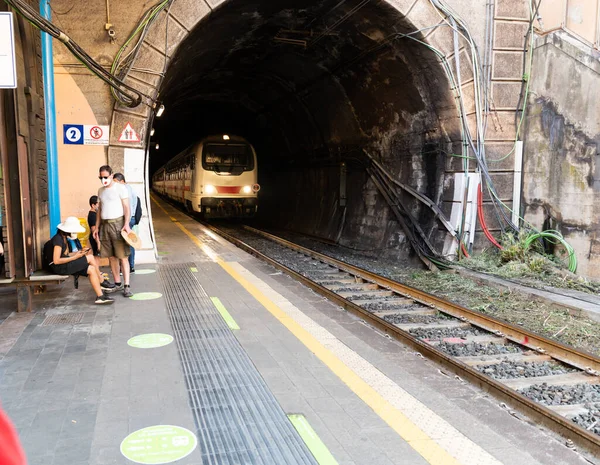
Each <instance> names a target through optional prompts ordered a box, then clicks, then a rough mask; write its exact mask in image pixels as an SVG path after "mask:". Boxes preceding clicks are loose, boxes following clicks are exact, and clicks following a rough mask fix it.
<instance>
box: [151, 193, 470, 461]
mask: <svg viewBox="0 0 600 465" xmlns="http://www.w3.org/2000/svg"><path fill="white" fill-rule="evenodd" d="M152 200H154V202H155V203H156V204H157V205H158V206H159V207H160V208H161V209H162V210H163V211H164V212H165V213H166V214H167V215H169V213H167V211H166V210H165V209H164V208H163V207H162V205H160V204H159V203H158V202H157V201H156V200H155V199H154V198H153V199H152ZM169 216H170V215H169ZM175 224H176V225H177V226H178V227H179V229H181V230H182V231H183V232H184V233H185V234H186V235H187V236H188V237H189V238H190V239H191V240H192V241H193V242H194V243H195V244H196V245H197V246H198V247H199V248H200V249H202V250H203V251H204V250H205V248H207V246H206V245H205V244H202V242H201V241H200V240H199V239H198V238H197V237H196V236H194V234H192V233H191V232H190V231H188V230H187V228H185V226H183V225H182V224H181V223H180V222H178V221H177V222H175ZM209 250H211V252H212V255H213V256H211V255H209V254H207V255H208V256H209V257H210V258H211V259H213V260H214V261H215V262H216V263H217V264H218V265H219V266H221V267H222V268H223V269H224V270H225V271H226V272H227V273H228V274H229V275H230V276H231V277H232V278H233V279H235V280H236V281H237V282H238V283H240V284H241V285H242V287H243V288H244V289H246V291H248V292H249V293H250V295H252V297H254V298H255V299H256V300H257V301H258V302H260V303H261V304H262V305H263V306H264V307H265V308H266V309H267V310H268V311H269V312H270V313H271V314H272V315H273V316H274V317H275V318H276V319H277V320H278V321H279V322H280V323H281V324H283V325H284V326H285V327H286V328H287V329H288V330H289V331H290V332H291V333H292V334H293V335H294V336H296V337H297V338H298V339H299V340H300V341H301V342H302V343H303V344H304V345H305V346H306V347H307V348H308V349H309V350H310V351H311V352H312V353H314V354H315V355H316V356H317V358H319V359H320V360H321V361H322V362H323V363H324V364H325V365H327V367H328V368H329V369H330V370H331V371H332V372H333V373H335V374H336V375H337V376H338V377H339V378H340V379H341V380H342V381H343V382H344V383H345V384H346V385H347V386H348V387H349V388H350V389H351V390H352V391H353V392H354V393H355V394H356V395H357V396H358V397H359V398H360V399H361V400H362V401H363V402H365V403H366V404H367V405H368V406H369V407H371V408H372V409H373V411H374V412H375V413H377V415H379V417H380V418H381V419H382V420H384V421H385V422H386V423H387V424H388V425H389V426H390V427H391V428H392V429H393V430H394V431H396V432H397V433H398V435H400V437H402V438H403V439H404V440H405V441H406V442H407V443H408V444H409V445H410V446H411V447H412V448H413V449H414V450H415V451H416V452H418V453H419V454H420V455H421V456H422V457H423V458H424V459H425V460H427V461H428V462H429V463H430V464H432V465H460V462H459V461H457V460H456V459H455V458H454V457H452V456H451V455H450V454H449V453H448V452H446V450H444V449H443V448H442V447H441V446H440V445H439V444H438V443H437V442H435V441H434V440H433V439H431V438H430V437H429V436H428V435H427V434H425V433H424V432H423V431H422V430H421V429H420V428H419V427H418V426H417V425H415V424H414V423H413V422H412V421H410V420H409V419H408V418H407V417H406V415H404V414H403V413H402V412H400V411H399V410H398V409H396V408H395V407H394V406H393V405H392V404H390V403H389V402H388V401H387V400H385V399H384V398H383V397H382V396H381V395H380V394H379V393H378V392H377V391H376V390H375V389H373V388H372V387H371V386H369V384H367V383H366V382H365V381H363V379H362V378H360V376H359V375H357V374H356V373H355V372H354V371H352V370H351V369H350V368H349V367H348V366H347V365H346V364H344V363H343V362H342V361H341V360H340V359H339V358H338V357H336V356H335V355H334V354H333V353H332V352H331V351H330V350H329V349H327V348H326V347H325V346H323V345H322V344H321V343H320V342H319V341H318V340H317V339H316V338H315V337H314V336H313V335H312V334H310V333H309V332H308V331H307V330H306V329H304V328H303V327H302V326H301V325H300V324H298V323H297V322H296V321H294V320H293V319H292V318H291V317H290V316H289V315H288V314H287V313H286V312H284V311H283V310H282V309H281V308H280V307H279V306H278V305H277V304H275V303H274V302H273V301H272V300H270V299H269V298H268V297H267V296H265V294H264V293H263V292H261V291H260V290H259V289H258V288H257V287H256V286H254V285H253V284H252V283H250V282H249V281H248V280H246V278H244V277H243V276H242V275H241V274H239V273H238V272H237V271H236V270H235V269H234V268H233V267H232V266H231V264H234V263H235V262H232V263H227V262H225V261H223V260H222V259H221V258H220V257H219V256H218V255H217V254H216V253H215V252H214V251H212V249H210V248H209ZM205 253H206V252H205ZM213 257H214V258H213Z"/></svg>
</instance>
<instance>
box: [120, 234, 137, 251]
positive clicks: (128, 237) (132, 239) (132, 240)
mask: <svg viewBox="0 0 600 465" xmlns="http://www.w3.org/2000/svg"><path fill="white" fill-rule="evenodd" d="M121 236H122V237H123V239H125V242H127V243H128V244H129V245H130V246H131V247H133V248H134V249H136V250H138V249H141V248H142V241H141V239H140V237H139V236H138V235H137V234H136V233H135V232H133V230H131V231H129V233H127V232H125V231H121Z"/></svg>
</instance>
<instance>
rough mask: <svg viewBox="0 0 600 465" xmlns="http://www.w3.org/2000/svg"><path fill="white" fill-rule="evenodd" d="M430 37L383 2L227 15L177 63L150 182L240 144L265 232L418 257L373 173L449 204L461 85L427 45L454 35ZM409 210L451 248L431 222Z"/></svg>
mask: <svg viewBox="0 0 600 465" xmlns="http://www.w3.org/2000/svg"><path fill="white" fill-rule="evenodd" d="M438 19H439V18H438ZM434 24H435V23H434ZM418 29H419V27H418V26H416V25H415V24H413V23H412V22H411V21H410V19H409V18H408V17H406V16H404V15H403V14H402V12H401V11H399V10H398V9H397V8H395V7H394V6H392V5H390V4H389V3H387V2H385V1H377V2H358V3H357V2H346V3H344V2H342V3H339V4H338V3H337V2H331V1H320V2H307V1H299V0H285V1H283V2H265V1H253V2H242V1H238V0H231V1H229V2H227V3H226V4H224V5H222V6H221V7H220V8H218V9H216V10H215V11H213V12H212V13H211V15H210V16H209V17H207V18H204V19H203V20H202V21H200V22H199V23H198V24H197V25H196V26H195V27H194V29H193V30H192V31H191V32H190V33H189V35H187V37H186V38H185V39H184V40H183V41H182V42H181V43H180V44H179V46H178V48H177V51H176V52H175V53H174V55H173V57H172V58H171V61H170V64H169V66H168V67H167V71H166V76H165V78H164V81H163V83H162V86H161V87H160V93H159V96H160V101H161V103H163V104H164V106H165V108H166V111H165V113H164V115H162V116H161V117H160V118H155V119H154V121H153V128H154V135H153V137H152V139H151V142H150V144H149V150H150V174H151V173H152V172H153V171H155V170H156V169H157V168H159V167H160V166H161V165H162V164H163V163H165V162H166V161H167V160H168V159H170V158H171V157H173V156H174V155H176V154H177V153H178V152H179V151H181V150H182V149H183V148H185V147H186V146H188V145H190V144H191V143H193V142H195V141H197V140H199V139H201V138H202V137H204V136H207V135H211V134H220V133H225V134H227V133H231V134H236V135H240V136H243V137H245V138H246V139H248V140H249V141H250V142H251V143H252V144H253V145H254V146H255V149H256V151H257V155H258V166H259V182H260V184H261V186H262V189H261V192H260V195H259V198H260V207H259V214H258V216H257V220H258V221H260V222H261V223H262V224H266V225H271V226H276V227H278V228H283V229H290V230H294V231H299V232H302V233H307V234H311V235H315V236H319V237H323V238H326V239H330V240H334V241H336V242H339V243H340V244H342V245H347V246H351V247H354V248H358V249H361V250H363V251H373V253H377V254H387V255H389V254H390V253H391V254H392V255H393V256H394V257H406V256H408V255H409V253H410V247H409V246H408V245H407V241H406V237H405V234H404V232H403V230H402V228H401V227H400V225H399V224H398V222H397V220H396V218H395V217H394V215H393V213H392V210H391V209H390V208H389V207H388V205H387V204H386V200H385V198H384V197H383V196H382V195H380V193H379V192H378V191H377V187H376V185H375V184H374V183H373V182H372V181H371V180H370V179H369V175H368V174H367V170H366V166H367V165H368V163H369V155H370V156H372V157H374V158H375V159H376V160H378V161H379V162H380V163H381V164H382V165H383V166H384V167H385V168H386V170H388V171H389V173H390V174H392V175H393V176H394V177H396V178H397V179H398V180H400V181H401V182H403V183H406V184H408V185H410V186H413V187H415V188H417V189H418V190H419V191H420V192H422V193H423V194H425V195H426V196H427V197H429V198H430V199H433V200H434V201H435V202H436V203H438V202H439V201H440V199H441V198H442V196H443V193H444V185H445V181H444V180H445V176H446V174H447V173H446V172H447V170H448V169H451V161H452V160H450V159H449V157H446V155H445V154H447V153H451V152H452V151H453V150H459V149H456V148H455V147H454V144H455V143H456V141H459V140H460V128H459V125H458V118H457V111H456V107H455V104H454V99H453V95H452V94H451V90H450V85H449V83H448V81H447V78H446V76H445V75H444V72H443V70H442V67H441V65H440V63H439V60H438V59H437V57H436V56H435V54H434V53H433V52H432V51H431V50H430V49H429V48H428V47H427V46H426V43H423V42H422V41H424V40H425V39H424V36H426V35H430V34H431V32H436V33H441V32H443V33H447V31H435V29H434V28H432V27H431V26H425V27H423V28H422V29H423V30H422V31H420V32H417V31H418ZM438 29H444V27H443V26H440V27H439V28H438ZM406 34H409V36H408V37H407V36H406ZM413 39H417V40H413ZM447 45H448V44H447ZM167 47H168V44H167ZM157 144H158V146H159V148H158V149H156V146H157ZM367 154H368V155H367ZM406 202H408V204H407V205H408V206H409V208H410V211H411V213H412V215H413V217H414V218H416V219H417V220H418V222H419V223H420V225H421V227H422V229H423V230H424V232H425V234H426V235H427V236H428V238H429V239H430V240H432V241H433V242H437V243H438V244H442V243H443V240H444V238H445V236H446V235H445V230H443V231H442V230H439V229H438V223H437V221H436V219H435V217H434V215H432V214H431V211H430V210H428V208H427V207H425V206H424V205H423V204H420V203H419V202H418V201H415V200H414V199H406ZM442 229H443V228H442Z"/></svg>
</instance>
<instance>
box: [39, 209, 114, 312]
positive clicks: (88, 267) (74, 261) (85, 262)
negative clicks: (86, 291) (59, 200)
mask: <svg viewBox="0 0 600 465" xmlns="http://www.w3.org/2000/svg"><path fill="white" fill-rule="evenodd" d="M57 228H58V229H57V231H56V234H55V235H54V237H52V239H50V241H48V242H47V243H46V245H45V246H44V255H45V260H46V263H47V264H48V268H49V270H50V271H51V272H52V273H56V274H62V275H73V276H88V277H89V279H90V283H91V284H92V288H93V289H94V292H96V296H97V299H96V302H95V303H97V304H112V303H113V302H114V300H113V299H111V298H109V297H108V296H106V295H105V294H104V292H103V289H102V288H103V287H104V288H106V289H110V288H111V284H110V283H108V282H105V281H104V277H103V276H102V274H101V273H100V270H99V269H98V268H97V267H96V265H95V263H96V262H95V260H94V257H93V256H92V255H88V252H89V250H90V249H89V248H88V249H83V250H78V251H77V252H69V247H68V242H67V238H68V237H71V236H75V238H77V233H82V232H85V229H84V228H83V226H81V225H80V224H79V220H78V219H77V218H75V217H74V216H70V217H68V218H67V219H66V220H65V221H64V222H63V223H61V224H59V225H58V227H57ZM112 287H114V285H112Z"/></svg>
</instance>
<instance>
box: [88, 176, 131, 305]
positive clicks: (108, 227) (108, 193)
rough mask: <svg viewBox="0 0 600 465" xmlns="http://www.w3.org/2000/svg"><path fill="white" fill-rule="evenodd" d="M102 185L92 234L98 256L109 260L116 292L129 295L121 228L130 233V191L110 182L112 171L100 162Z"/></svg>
mask: <svg viewBox="0 0 600 465" xmlns="http://www.w3.org/2000/svg"><path fill="white" fill-rule="evenodd" d="M98 174H99V176H98V178H99V179H100V181H101V182H102V186H103V187H101V188H100V189H99V190H98V201H99V206H98V214H97V215H96V229H95V230H94V233H93V236H94V239H96V241H98V242H99V243H100V256H101V257H106V258H108V259H109V261H110V269H111V270H112V273H113V276H114V279H115V289H114V290H115V291H120V290H123V296H124V297H132V296H133V293H132V292H131V287H130V285H129V258H128V257H129V253H130V248H129V244H128V243H127V242H126V241H125V239H123V236H122V234H121V233H122V231H124V232H125V233H127V234H129V233H130V232H131V228H130V227H129V218H130V217H131V214H130V212H129V209H130V207H129V193H128V192H127V188H126V187H125V186H124V185H122V184H120V183H118V182H114V181H113V170H112V168H111V167H110V166H108V165H103V166H101V167H100V169H99V170H98ZM119 265H120V267H121V270H122V272H123V283H121V279H120V275H119Z"/></svg>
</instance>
